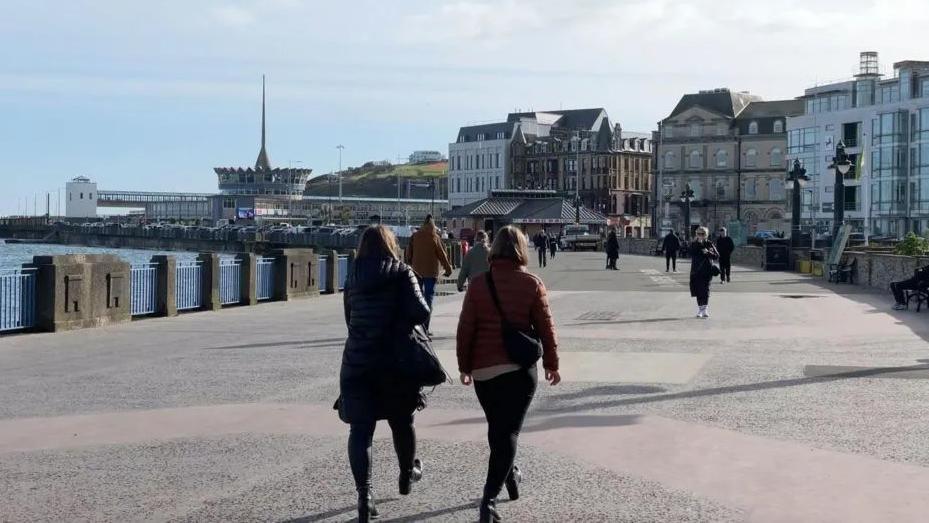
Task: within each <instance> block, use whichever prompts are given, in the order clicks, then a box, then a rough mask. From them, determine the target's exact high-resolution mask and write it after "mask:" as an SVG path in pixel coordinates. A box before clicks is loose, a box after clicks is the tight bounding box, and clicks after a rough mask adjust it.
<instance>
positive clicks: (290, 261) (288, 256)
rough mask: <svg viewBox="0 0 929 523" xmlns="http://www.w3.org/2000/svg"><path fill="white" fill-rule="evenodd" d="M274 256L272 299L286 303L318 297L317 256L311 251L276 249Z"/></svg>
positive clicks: (272, 254) (273, 252)
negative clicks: (297, 299) (296, 299)
mask: <svg viewBox="0 0 929 523" xmlns="http://www.w3.org/2000/svg"><path fill="white" fill-rule="evenodd" d="M270 255H271V256H274V257H275V259H276V260H277V261H276V265H275V267H274V282H275V284H274V298H275V299H277V300H281V301H288V300H292V299H295V298H306V297H310V296H318V295H319V282H318V281H317V279H316V276H315V271H316V270H317V256H316V254H314V253H313V250H312V249H278V250H275V251H272V252H271V253H270Z"/></svg>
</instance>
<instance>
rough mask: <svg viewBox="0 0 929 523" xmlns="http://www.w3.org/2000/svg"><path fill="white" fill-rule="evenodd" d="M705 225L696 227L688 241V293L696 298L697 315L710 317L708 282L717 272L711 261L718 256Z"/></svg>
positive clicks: (704, 317) (705, 317)
mask: <svg viewBox="0 0 929 523" xmlns="http://www.w3.org/2000/svg"><path fill="white" fill-rule="evenodd" d="M708 232H709V231H707V228H706V227H698V228H697V237H696V238H695V239H694V240H693V241H692V242H690V295H691V296H693V297H694V298H697V317H698V318H703V319H707V318H709V317H710V311H709V305H710V282H711V281H712V280H713V276H716V275H717V274H719V272H718V271H719V269H718V268H717V267H716V266H715V265H714V264H713V261H714V260H716V259H718V258H719V253H718V252H716V247H714V246H713V243H712V242H711V241H710V240H709V239H707V235H708Z"/></svg>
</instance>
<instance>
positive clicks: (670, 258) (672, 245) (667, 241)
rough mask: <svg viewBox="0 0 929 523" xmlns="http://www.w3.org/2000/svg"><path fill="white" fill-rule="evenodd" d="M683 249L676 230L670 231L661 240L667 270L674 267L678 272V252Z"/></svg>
mask: <svg viewBox="0 0 929 523" xmlns="http://www.w3.org/2000/svg"><path fill="white" fill-rule="evenodd" d="M680 249H681V239H680V238H678V237H677V234H676V233H675V232H674V231H669V232H668V234H666V235H665V237H664V240H663V241H662V242H661V250H663V251H664V266H665V269H664V271H665V272H668V271H670V270H671V268H672V267H673V268H674V272H677V252H678V251H679V250H680Z"/></svg>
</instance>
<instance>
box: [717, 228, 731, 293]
mask: <svg viewBox="0 0 929 523" xmlns="http://www.w3.org/2000/svg"><path fill="white" fill-rule="evenodd" d="M733 251H735V242H734V241H732V237H731V236H729V233H728V231H726V228H725V227H720V228H719V236H718V237H717V238H716V252H718V253H719V283H726V282H730V281H732V277H731V274H732V253H733Z"/></svg>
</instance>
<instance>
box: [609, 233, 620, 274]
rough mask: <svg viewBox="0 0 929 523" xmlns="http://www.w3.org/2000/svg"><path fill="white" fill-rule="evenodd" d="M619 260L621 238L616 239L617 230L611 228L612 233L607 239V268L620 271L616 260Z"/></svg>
mask: <svg viewBox="0 0 929 523" xmlns="http://www.w3.org/2000/svg"><path fill="white" fill-rule="evenodd" d="M618 259H619V238H617V237H616V229H615V228H610V233H609V234H608V235H607V237H606V268H607V269H609V270H613V271H618V270H619V269H618V268H617V267H616V260H618Z"/></svg>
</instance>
